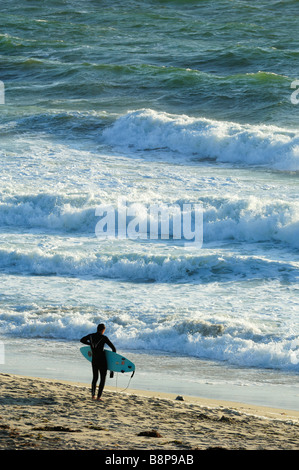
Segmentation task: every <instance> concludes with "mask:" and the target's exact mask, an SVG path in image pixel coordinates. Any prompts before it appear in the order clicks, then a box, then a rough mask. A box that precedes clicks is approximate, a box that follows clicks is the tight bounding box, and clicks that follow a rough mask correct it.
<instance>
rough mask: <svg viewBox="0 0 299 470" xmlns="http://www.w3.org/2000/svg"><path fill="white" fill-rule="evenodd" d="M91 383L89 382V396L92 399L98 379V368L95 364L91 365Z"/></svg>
mask: <svg viewBox="0 0 299 470" xmlns="http://www.w3.org/2000/svg"><path fill="white" fill-rule="evenodd" d="M92 375H93V377H92V382H91V395H92V397H94V396H95V394H96V386H97V381H98V378H99V367H98V365H97V364H94V363H92Z"/></svg>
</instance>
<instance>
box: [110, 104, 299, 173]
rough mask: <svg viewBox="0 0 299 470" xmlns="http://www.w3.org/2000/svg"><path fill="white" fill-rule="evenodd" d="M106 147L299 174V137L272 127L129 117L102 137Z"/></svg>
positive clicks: (139, 114)
mask: <svg viewBox="0 0 299 470" xmlns="http://www.w3.org/2000/svg"><path fill="white" fill-rule="evenodd" d="M103 138H104V141H105V142H106V143H108V144H110V145H113V146H116V147H117V146H125V147H130V148H133V149H135V150H148V149H168V150H171V151H172V152H176V153H178V154H180V155H182V156H184V157H186V156H187V157H190V156H192V157H196V158H198V159H201V160H204V159H212V160H215V161H217V162H225V163H238V164H242V165H245V166H252V165H253V166H254V165H262V166H266V167H268V168H273V169H276V170H289V171H295V170H299V132H298V131H296V130H288V129H283V128H279V127H275V126H271V125H250V124H247V125H246V124H238V123H234V122H225V121H215V120H209V119H205V118H193V117H189V116H186V115H171V114H167V113H163V112H157V111H154V110H151V109H142V110H138V111H130V112H128V113H127V114H126V115H124V116H121V117H119V118H118V119H117V120H116V121H115V122H114V124H113V125H112V126H111V127H109V128H107V129H105V130H104V131H103Z"/></svg>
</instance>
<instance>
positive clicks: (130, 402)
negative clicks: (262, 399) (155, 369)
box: [0, 374, 299, 451]
mask: <svg viewBox="0 0 299 470" xmlns="http://www.w3.org/2000/svg"><path fill="white" fill-rule="evenodd" d="M0 386H1V396H0V405H1V409H0V436H1V439H0V449H1V450H3V449H7V450H16V449H19V450H21V449H35V450H113V451H117V450H150V449H154V450H176V451H177V450H179V451H183V450H189V451H191V450H193V451H195V450H206V449H216V448H222V449H230V450H298V448H299V412H297V411H288V410H277V409H271V408H267V407H264V408H263V407H258V406H253V405H244V404H241V403H230V402H221V401H217V400H206V399H199V398H193V397H184V401H179V400H176V397H175V396H173V395H167V394H162V393H158V392H157V393H155V392H142V391H133V390H129V391H128V390H127V391H125V392H120V391H115V390H112V389H111V388H110V389H109V388H105V390H104V393H103V402H98V401H93V400H92V399H91V397H90V387H89V386H87V385H84V384H74V383H71V382H62V381H55V380H50V379H39V378H38V379H37V378H32V377H22V376H16V375H10V374H0Z"/></svg>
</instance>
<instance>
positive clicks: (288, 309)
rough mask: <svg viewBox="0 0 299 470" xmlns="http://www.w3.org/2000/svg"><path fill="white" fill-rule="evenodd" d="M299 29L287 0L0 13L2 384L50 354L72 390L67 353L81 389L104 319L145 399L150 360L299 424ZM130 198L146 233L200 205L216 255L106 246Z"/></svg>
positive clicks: (186, 386)
mask: <svg viewBox="0 0 299 470" xmlns="http://www.w3.org/2000/svg"><path fill="white" fill-rule="evenodd" d="M298 13H299V7H298V2H297V1H273V0H270V1H260V2H249V1H237V0H235V1H228V0H220V1H218V2H212V1H210V0H203V1H186V0H185V1H183V0H182V1H179V0H177V1H175V0H173V1H154V0H152V1H138V2H137V1H136V2H135V1H127V2H118V1H87V2H83V1H79V0H78V1H75V0H64V1H62V0H60V1H58V0H57V1H52V2H43V1H30V0H29V1H20V2H18V3H17V4H12V3H11V2H8V1H2V2H1V4H0V80H1V81H2V82H3V84H4V87H5V104H1V105H0V167H1V173H0V279H1V284H0V328H1V338H2V341H3V342H4V345H6V348H5V349H6V351H7V354H8V355H7V356H6V365H5V364H4V366H3V368H4V370H7V371H9V370H13V371H14V372H15V371H16V370H18V365H17V364H15V352H13V351H14V346H13V345H14V344H16V345H18V347H19V348H20V350H23V349H22V348H24V347H25V349H26V346H24V345H26V344H27V342H28V341H29V342H30V341H33V342H35V343H34V344H37V345H38V346H37V349H38V351H39V353H40V354H41V356H43V354H44V350H47V351H48V352H49V350H51V346H49V347H48V344H50V345H51V344H53V345H55V348H56V349H55V354H54V352H53V357H52V356H51V354H50V359H49V357H47V360H46V361H45V363H46V364H47V366H45V367H46V368H47V367H50V366H49V360H50V362H51V361H52V364H53V370H51V372H49V373H50V374H52V375H54V376H55V374H56V375H57V376H59V377H60V376H61V375H63V373H64V371H62V370H59V360H57V357H59V345H61V348H62V350H63V351H67V357H69V362H68V368H69V369H68V372H67V373H68V376H69V374H70V375H71V376H73V377H74V378H75V380H78V377H77V376H76V368H75V367H74V366H73V364H74V363H75V362H74V361H77V360H78V357H77V355H76V345H77V342H78V339H79V338H80V337H81V336H83V335H85V334H87V333H88V332H89V331H93V330H94V328H95V325H96V324H97V323H98V322H102V321H103V322H105V323H106V324H107V334H108V335H109V337H110V338H111V339H112V340H113V342H114V343H115V344H116V345H117V347H118V349H119V350H123V351H126V352H128V354H130V353H131V354H133V355H134V360H136V361H137V363H138V367H139V369H141V370H142V372H141V370H140V375H139V376H138V371H137V373H136V378H137V380H139V382H138V383H139V385H140V387H141V388H142V387H143V386H145V385H144V383H142V380H145V383H147V381H149V383H151V379H150V377H154V376H155V380H156V374H158V378H157V380H156V382H152V383H155V386H158V385H159V384H160V385H161V383H162V382H163V380H162V381H161V377H159V372H157V370H156V369H155V370H153V367H152V366H150V367H149V366H147V365H146V364H148V361H144V360H143V357H145V356H144V355H146V356H147V355H149V357H153V358H157V357H158V358H159V359H158V360H159V361H160V358H161V357H162V358H163V357H164V358H165V359H164V360H165V363H164V364H165V367H164V369H163V376H164V377H165V376H167V377H168V381H167V380H166V382H167V383H170V382H171V383H172V385H171V386H172V391H175V380H174V376H175V375H177V376H178V377H181V376H182V381H181V379H180V378H178V390H180V391H181V390H184V393H188V391H189V392H190V393H191V391H192V394H199V395H200V394H201V393H204V390H205V386H206V385H207V384H208V387H209V392H208V393H212V394H213V396H215V395H217V394H219V396H221V390H224V388H225V389H226V390H228V392H229V390H230V389H231V387H235V393H236V395H234V396H237V395H238V393H239V394H240V396H242V391H241V389H242V387H243V386H247V387H254V391H253V395H254V396H258V395H259V390H260V387H262V388H263V393H264V387H266V388H267V387H268V388H269V390H268V391H267V392H266V395H267V397H268V398H269V396H270V395H271V403H272V404H276V405H278V406H279V405H281V404H282V403H281V402H280V399H281V397H282V396H283V397H284V400H286V402H288V397H289V396H290V394H292V397H291V398H290V401H289V403H291V405H290V406H292V407H295V408H296V407H297V408H299V404H298V405H296V400H297V399H298V364H299V342H298V338H299V329H298V328H299V326H298V315H299V313H298V312H299V308H298V267H299V263H298V249H299V244H298V240H299V205H298V171H299V130H298V124H299V121H298V110H299V104H296V101H295V102H292V100H291V96H292V94H293V93H294V92H296V89H294V88H291V85H292V83H293V82H294V81H295V80H297V79H299V71H298V56H299V48H298V38H297V30H298ZM293 96H294V95H293ZM296 96H297V95H296ZM121 197H125V198H126V199H127V201H128V202H129V203H130V204H135V205H136V206H137V209H136V210H137V212H138V215H139V217H140V220H143V219H142V218H144V211H143V209H144V207H141V206H142V205H144V206H145V205H149V204H151V203H157V204H162V205H163V204H164V205H167V204H168V205H171V204H177V205H179V206H182V205H183V204H184V203H189V202H193V203H194V202H197V203H200V204H202V207H203V222H204V223H203V246H202V248H201V249H200V250H196V249H195V250H185V249H184V247H183V246H182V245H180V244H176V243H173V240H172V239H170V240H169V241H168V242H167V243H166V242H162V241H161V240H158V241H154V242H153V241H150V240H148V241H146V242H142V241H140V240H134V241H132V240H129V239H126V240H107V241H101V242H99V240H98V239H97V238H96V236H95V227H96V224H97V222H98V218H97V217H96V214H95V211H96V208H97V206H98V205H99V204H102V203H109V204H115V203H116V201H118V200H119V198H121ZM138 204H139V206H138ZM52 342H53V343H52ZM78 347H79V345H78ZM57 351H58V352H57ZM26 354H27V353H26ZM78 354H79V353H78ZM153 360H154V361H156V360H157V359H153ZM188 361H191V362H188ZM2 362H3V361H2ZM145 363H146V364H145ZM32 364H33V362H30V360H28V361H26V367H27V368H28V370H26V373H28V374H30V373H31V374H33V373H34V371H35V369H34V367H35V366H33V365H32ZM54 364H55V365H54ZM179 364H181V365H182V366H181V368H180V366H179ZM190 364H192V370H194V371H196V372H194V375H192V373H190V370H191V369H190ZM196 365H197V367H196ZM209 366H211V368H210V367H209ZM22 367H25V365H24V364H22ZM50 369H51V367H50ZM215 370H217V371H219V370H221V374H219V373H218V372H217V373H214V371H215ZM270 371H271V372H270ZM37 373H38V374H41V373H43V371H41V370H40V369H38V372H37ZM44 373H47V372H44ZM142 374H144V375H142ZM151 374H153V375H151ZM201 374H202V375H201ZM209 374H210V375H209ZM138 377H139V379H138ZM184 377H185V378H186V377H187V381H184V379H183V378H184ZM166 382H165V383H166ZM165 386H167V385H165ZM278 386H279V389H278V388H277V387H278ZM245 388H246V387H245ZM244 390H245V389H244ZM247 390H248V388H247ZM250 390H251V388H250ZM246 400H248V397H247V395H246ZM258 400H259V401H261V402H263V401H264V400H266V399H265V398H264V396H260V397H259V398H258ZM283 406H285V402H284V403H283Z"/></svg>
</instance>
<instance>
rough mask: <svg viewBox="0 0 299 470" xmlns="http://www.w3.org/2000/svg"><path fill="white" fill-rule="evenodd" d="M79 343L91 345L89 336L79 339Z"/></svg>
mask: <svg viewBox="0 0 299 470" xmlns="http://www.w3.org/2000/svg"><path fill="white" fill-rule="evenodd" d="M80 343H83V344H88V345H90V343H91V341H90V335H87V336H83V338H81V339H80Z"/></svg>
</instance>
